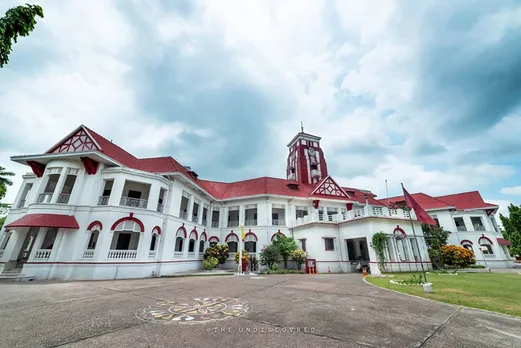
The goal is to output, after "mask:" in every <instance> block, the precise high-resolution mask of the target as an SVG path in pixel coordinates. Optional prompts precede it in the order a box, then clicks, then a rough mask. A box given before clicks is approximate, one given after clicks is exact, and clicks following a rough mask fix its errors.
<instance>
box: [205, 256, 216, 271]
mask: <svg viewBox="0 0 521 348" xmlns="http://www.w3.org/2000/svg"><path fill="white" fill-rule="evenodd" d="M218 264H219V260H217V259H216V258H215V257H213V256H210V257H208V258H207V259H204V260H203V268H204V269H205V270H207V271H211V270H212V269H214V268H215V267H216V266H217V265H218Z"/></svg>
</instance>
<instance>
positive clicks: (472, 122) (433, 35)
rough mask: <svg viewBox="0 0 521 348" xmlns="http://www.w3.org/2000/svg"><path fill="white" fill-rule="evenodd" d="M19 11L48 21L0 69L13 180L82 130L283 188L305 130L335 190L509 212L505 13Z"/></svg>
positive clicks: (394, 7)
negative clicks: (462, 197) (472, 198)
mask: <svg viewBox="0 0 521 348" xmlns="http://www.w3.org/2000/svg"><path fill="white" fill-rule="evenodd" d="M23 2H25V0H24V1H14V0H7V1H2V2H1V3H0V13H2V14H3V13H5V11H6V10H7V9H8V8H10V7H12V6H14V5H17V4H19V3H23ZM33 3H39V4H41V5H42V7H43V9H44V12H45V19H43V20H39V21H38V24H37V27H36V29H35V31H34V32H33V33H32V35H31V36H30V37H28V38H22V39H21V40H20V41H19V43H17V44H16V45H15V46H14V51H13V54H12V55H11V62H10V63H9V65H7V66H6V67H5V68H4V69H1V70H0V117H1V119H2V121H3V122H2V127H3V130H2V133H1V134H0V165H2V166H4V167H7V168H9V169H11V170H13V171H15V172H16V173H17V174H22V173H24V172H25V171H28V170H29V168H26V167H24V166H21V165H18V164H15V163H12V162H10V161H9V157H10V156H12V155H20V154H27V153H40V152H43V151H45V150H47V149H48V148H49V147H50V146H51V145H53V144H54V143H55V142H57V141H58V140H59V139H61V138H62V137H63V136H65V135H66V134H68V133H69V132H70V131H71V130H72V129H74V128H75V127H76V126H78V125H79V124H82V123H83V124H85V125H87V126H89V127H91V128H93V129H95V130H96V131H98V132H99V133H101V134H103V135H104V136H106V137H107V138H109V139H112V140H113V141H114V142H115V143H117V144H119V145H120V146H122V147H124V148H126V149H127V150H128V151H130V152H132V153H134V154H135V155H137V156H143V157H145V156H146V157H152V156H160V155H172V156H173V157H175V158H176V159H178V160H179V161H180V162H181V163H183V164H185V165H190V166H192V167H193V168H195V169H196V171H197V172H198V174H199V175H200V176H201V177H204V178H208V179H214V180H223V181H226V180H239V179H245V178H250V177H255V176H264V175H270V176H276V177H281V176H284V173H285V171H284V167H285V160H286V156H287V149H286V144H287V142H288V141H289V140H290V139H291V138H292V137H293V135H294V134H295V133H296V132H298V131H299V129H300V121H303V122H304V125H305V130H306V131H307V132H310V133H313V134H316V135H319V136H321V137H322V138H323V139H322V147H323V148H324V151H325V155H326V159H327V162H328V166H329V170H330V174H332V175H333V176H334V178H335V179H336V180H337V181H338V182H340V183H341V184H344V185H347V186H354V187H359V188H364V189H370V190H372V191H374V192H375V193H377V194H378V195H380V196H381V197H384V196H385V180H386V179H387V180H388V182H389V193H390V194H391V195H393V194H398V193H399V192H400V182H403V183H404V185H405V186H406V187H407V188H408V189H409V190H410V191H423V192H426V193H429V194H432V195H437V194H447V193H453V192H462V191H468V190H476V189H477V190H480V192H481V193H482V195H483V197H484V198H486V199H487V200H488V201H489V202H491V203H498V204H501V205H502V211H504V208H505V206H506V204H508V202H514V203H516V204H519V203H521V182H520V180H519V172H520V170H521V159H520V157H519V156H518V149H520V148H521V137H520V136H519V134H521V113H520V105H521V102H520V101H521V99H520V98H519V94H520V92H521V55H520V54H519V52H518V46H519V42H520V41H521V5H520V4H519V2H517V3H516V1H506V0H505V1H501V0H499V1H489V2H485V1H479V0H476V1H471V0H467V1H457V2H456V1H450V2H449V1H443V2H440V1H421V2H417V1H363V2H362V1H318V0H317V1H307V2H303V1H293V0H288V1H266V0H264V1H176V2H175V5H172V3H173V2H170V1H153V0H141V1H137V0H134V1H131V0H125V1H123V0H119V1H111V0H98V1H88V2H87V1H43V0H42V1H33ZM20 180H21V179H20V175H18V176H17V178H16V179H15V188H11V189H10V190H9V193H8V196H7V198H6V201H10V200H12V199H13V198H14V196H15V194H16V191H17V189H18V187H16V185H19V183H20Z"/></svg>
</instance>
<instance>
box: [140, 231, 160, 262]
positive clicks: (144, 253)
mask: <svg viewBox="0 0 521 348" xmlns="http://www.w3.org/2000/svg"><path fill="white" fill-rule="evenodd" d="M150 242H152V231H151V230H150V231H147V230H145V232H140V234H139V243H138V247H137V259H138V260H148V252H149V251H150ZM156 250H157V246H156Z"/></svg>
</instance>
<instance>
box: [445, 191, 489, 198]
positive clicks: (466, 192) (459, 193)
mask: <svg viewBox="0 0 521 348" xmlns="http://www.w3.org/2000/svg"><path fill="white" fill-rule="evenodd" d="M474 192H477V193H478V194H479V195H480V196H481V194H480V193H479V190H472V191H465V192H457V193H450V194H448V195H441V196H436V197H447V196H457V195H465V194H468V193H474Z"/></svg>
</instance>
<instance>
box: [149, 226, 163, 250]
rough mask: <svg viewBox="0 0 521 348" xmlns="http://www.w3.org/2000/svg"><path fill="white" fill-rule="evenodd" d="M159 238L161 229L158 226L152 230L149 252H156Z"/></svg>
mask: <svg viewBox="0 0 521 348" xmlns="http://www.w3.org/2000/svg"><path fill="white" fill-rule="evenodd" d="M160 237H161V228H159V226H156V227H154V229H152V239H151V240H150V251H156V250H157V247H158V245H159V238H160Z"/></svg>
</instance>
